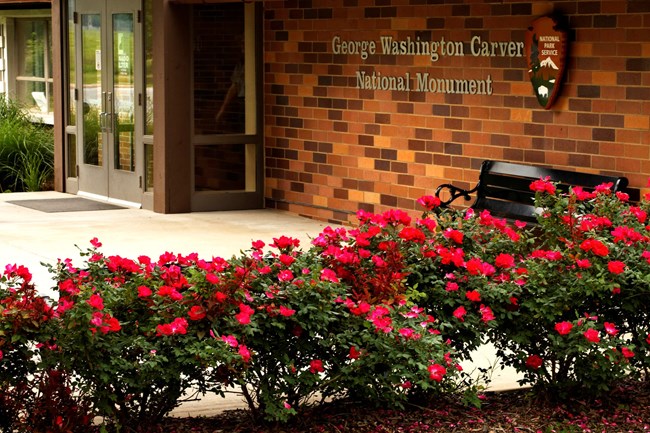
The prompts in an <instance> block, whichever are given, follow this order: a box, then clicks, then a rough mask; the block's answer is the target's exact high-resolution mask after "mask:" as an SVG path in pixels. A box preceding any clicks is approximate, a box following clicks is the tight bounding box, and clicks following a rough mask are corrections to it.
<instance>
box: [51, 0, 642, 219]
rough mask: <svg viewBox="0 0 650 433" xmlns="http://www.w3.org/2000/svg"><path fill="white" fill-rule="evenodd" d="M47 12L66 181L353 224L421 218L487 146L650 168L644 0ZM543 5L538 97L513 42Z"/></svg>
mask: <svg viewBox="0 0 650 433" xmlns="http://www.w3.org/2000/svg"><path fill="white" fill-rule="evenodd" d="M52 12H53V28H54V29H55V31H54V35H55V36H54V38H53V39H54V52H55V55H54V57H55V64H54V70H55V71H56V73H55V76H54V80H55V102H56V104H58V105H57V107H58V108H59V110H58V111H55V129H56V131H57V138H56V146H57V179H56V188H57V189H59V190H62V191H69V192H72V193H81V194H88V195H94V196H100V197H108V198H114V199H116V200H122V201H126V202H129V203H133V204H136V205H141V206H143V207H145V208H150V209H153V210H155V211H156V212H189V211H199V210H219V209H237V208H246V207H248V208H252V207H262V206H268V207H276V208H280V209H286V210H289V211H292V212H296V213H299V214H303V215H308V216H313V217H316V218H319V219H324V220H331V221H352V220H353V219H354V218H353V214H354V212H355V211H356V210H357V209H359V208H364V209H366V210H369V211H375V212H378V211H382V210H383V209H386V208H390V207H400V208H403V209H407V210H413V211H414V212H416V209H417V208H418V207H417V205H416V203H415V201H416V199H417V198H418V197H420V196H421V195H424V194H430V193H431V192H432V191H433V190H434V189H435V186H436V185H438V184H440V183H443V182H450V181H451V182H454V183H457V184H459V185H461V186H462V185H465V186H470V185H471V184H473V183H474V182H475V181H476V179H477V175H478V167H479V165H480V163H481V161H482V160H484V159H500V160H508V161H517V162H528V163H533V164H541V165H549V166H553V167H558V168H569V169H577V170H581V171H590V172H597V173H605V174H618V175H624V176H626V177H628V178H629V179H630V183H631V186H633V187H636V188H641V189H644V188H646V184H647V178H648V176H649V175H650V1H647V0H626V1H622V0H593V1H592V0H589V1H588V0H566V1H517V0H485V1H474V0H453V1H452V0H448V1H442V0H440V1H433V0H429V1H427V0H327V1H325V0H265V1H252V0H246V1H243V2H242V1H238V2H227V1H223V0H143V1H130V0H119V1H117V0H102V1H98V0H68V1H66V2H63V1H57V0H54V1H53V2H52ZM548 15H553V16H554V17H555V19H557V21H558V23H559V24H561V27H564V28H565V30H566V31H567V40H568V43H567V51H568V56H567V58H566V63H565V66H564V71H565V74H564V80H563V83H558V86H560V85H561V87H560V92H559V95H558V97H557V99H556V101H555V103H554V104H553V105H552V106H551V107H550V108H549V109H545V108H544V107H542V106H541V105H540V103H539V101H538V98H537V97H536V96H535V95H534V93H533V87H532V85H531V82H530V80H529V76H528V69H529V67H528V63H527V57H526V55H524V54H523V52H522V50H521V47H522V43H523V41H524V38H525V35H526V31H527V29H528V27H529V26H531V23H533V21H535V20H536V19H537V18H538V17H541V16H548ZM98 29H102V30H101V31H99V30H98ZM111 35H112V36H111ZM393 43H394V44H395V45H393ZM83 47H86V49H84V48H83ZM231 87H232V90H231ZM229 94H230V95H229ZM235 95H236V96H235ZM57 113H58V114H57ZM82 113H83V114H82ZM154 120H155V121H154ZM93 128H95V129H93ZM107 144H108V145H107ZM93 152H94V153H93ZM90 153H93V154H94V155H95V158H93V157H92V155H91V156H90V157H89V154H90ZM97 156H101V157H100V158H98V157H97ZM100 161H101V162H100ZM126 192H128V194H127V193H126Z"/></svg>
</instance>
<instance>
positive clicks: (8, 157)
mask: <svg viewBox="0 0 650 433" xmlns="http://www.w3.org/2000/svg"><path fill="white" fill-rule="evenodd" d="M53 167H54V136H53V133H52V130H51V128H50V127H48V126H45V125H39V124H34V123H32V122H31V121H30V120H29V118H28V117H27V115H26V114H25V112H24V111H23V110H22V109H21V107H20V105H19V104H17V103H16V102H13V101H11V100H8V99H5V98H0V191H41V190H43V189H47V188H49V187H51V182H52V177H53V173H54V171H53V170H54V169H53Z"/></svg>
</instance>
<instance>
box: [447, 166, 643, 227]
mask: <svg viewBox="0 0 650 433" xmlns="http://www.w3.org/2000/svg"><path fill="white" fill-rule="evenodd" d="M547 177H548V178H549V179H550V180H551V181H553V182H557V183H558V188H559V189H560V190H563V191H568V189H569V188H570V187H572V186H581V187H583V188H584V189H585V190H588V191H589V190H593V189H594V188H595V187H597V186H598V185H601V184H603V183H608V182H611V183H612V191H623V190H625V189H626V188H627V186H628V180H627V178H625V177H616V176H609V175H600V174H593V173H582V172H577V171H569V170H559V169H553V168H546V167H538V166H533V165H524V164H516V163H512V162H505V161H490V160H488V161H483V163H482V165H481V172H480V174H479V182H478V184H477V186H476V187H475V188H474V189H473V190H470V191H466V190H463V189H460V188H457V187H454V186H453V185H449V184H446V185H441V186H440V187H438V189H437V190H436V196H437V197H439V198H440V193H441V191H442V190H443V189H445V188H446V189H448V190H449V191H450V193H452V198H451V199H450V200H447V201H443V207H446V206H448V205H449V204H451V202H452V201H453V200H455V199H457V198H459V197H465V196H466V194H465V193H467V194H469V193H472V192H473V191H476V199H475V200H474V203H473V204H472V205H471V206H470V207H472V208H473V209H475V210H477V211H480V210H483V209H486V210H489V211H490V213H491V214H493V215H495V216H498V217H502V218H507V219H509V220H515V219H519V220H522V221H526V222H533V223H535V222H536V221H537V218H536V217H535V206H534V199H535V192H534V191H532V190H531V189H530V184H531V183H532V182H533V181H535V180H538V179H545V178H547ZM461 193H463V194H461ZM467 197H469V196H468V195H467ZM634 199H635V198H634V196H633V197H632V200H634Z"/></svg>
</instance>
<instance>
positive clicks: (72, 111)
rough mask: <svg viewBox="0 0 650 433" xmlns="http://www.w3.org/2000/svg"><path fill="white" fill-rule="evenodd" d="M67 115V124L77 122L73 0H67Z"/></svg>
mask: <svg viewBox="0 0 650 433" xmlns="http://www.w3.org/2000/svg"><path fill="white" fill-rule="evenodd" d="M67 42H68V46H67V51H68V52H67V56H68V86H69V88H68V91H69V93H68V95H69V96H68V104H67V105H68V116H67V119H66V120H67V124H68V125H70V126H74V125H76V124H77V101H76V97H75V90H76V88H77V85H76V82H77V81H76V75H77V64H76V63H75V62H76V56H75V38H74V0H68V41H67Z"/></svg>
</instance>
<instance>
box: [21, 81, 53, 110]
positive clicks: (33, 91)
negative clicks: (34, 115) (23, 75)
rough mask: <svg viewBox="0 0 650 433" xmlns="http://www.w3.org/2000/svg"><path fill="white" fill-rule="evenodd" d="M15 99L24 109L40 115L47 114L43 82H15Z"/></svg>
mask: <svg viewBox="0 0 650 433" xmlns="http://www.w3.org/2000/svg"><path fill="white" fill-rule="evenodd" d="M16 99H18V100H19V101H20V102H21V103H22V104H24V105H25V108H27V109H29V110H34V111H37V112H40V113H47V112H48V111H49V108H48V100H47V95H46V93H45V82H43V81H40V82H39V81H24V80H17V81H16Z"/></svg>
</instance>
